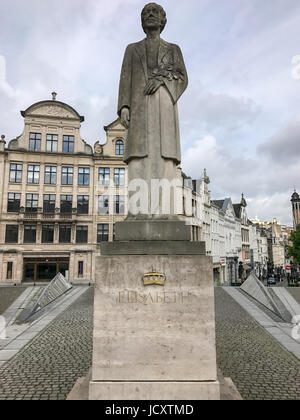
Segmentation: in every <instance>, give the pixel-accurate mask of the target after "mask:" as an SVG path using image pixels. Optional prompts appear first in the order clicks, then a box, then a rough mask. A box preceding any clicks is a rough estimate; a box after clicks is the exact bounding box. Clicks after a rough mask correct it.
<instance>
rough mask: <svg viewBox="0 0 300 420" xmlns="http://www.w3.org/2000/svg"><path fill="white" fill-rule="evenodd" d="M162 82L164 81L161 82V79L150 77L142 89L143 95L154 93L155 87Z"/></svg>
mask: <svg viewBox="0 0 300 420" xmlns="http://www.w3.org/2000/svg"><path fill="white" fill-rule="evenodd" d="M163 84H164V82H162V81H161V80H157V79H150V80H149V82H148V83H147V85H146V87H145V89H144V93H145V95H153V93H155V92H156V91H157V89H158V88H159V87H160V86H162V85H163Z"/></svg>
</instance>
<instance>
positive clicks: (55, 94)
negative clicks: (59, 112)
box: [52, 92, 57, 101]
mask: <svg viewBox="0 0 300 420" xmlns="http://www.w3.org/2000/svg"><path fill="white" fill-rule="evenodd" d="M56 96H57V93H56V92H52V101H56Z"/></svg>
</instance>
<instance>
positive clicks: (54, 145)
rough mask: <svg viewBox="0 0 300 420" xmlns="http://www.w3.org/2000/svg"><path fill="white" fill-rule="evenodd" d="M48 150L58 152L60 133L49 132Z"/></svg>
mask: <svg viewBox="0 0 300 420" xmlns="http://www.w3.org/2000/svg"><path fill="white" fill-rule="evenodd" d="M46 150H47V152H57V150H58V135H57V134H47V141H46Z"/></svg>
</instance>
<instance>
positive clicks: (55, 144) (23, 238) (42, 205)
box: [0, 94, 127, 284]
mask: <svg viewBox="0 0 300 420" xmlns="http://www.w3.org/2000/svg"><path fill="white" fill-rule="evenodd" d="M21 114H22V116H23V117H24V131H23V133H22V134H21V135H20V136H19V137H17V138H16V139H14V140H12V141H10V142H9V144H8V147H7V148H6V147H5V146H6V143H5V138H4V136H3V137H2V140H1V143H0V171H1V174H2V185H1V188H0V267H1V270H0V283H2V284H3V283H21V282H23V281H34V282H38V281H47V280H51V279H52V278H53V277H54V276H55V274H56V273H57V272H62V273H63V274H67V275H68V276H69V279H70V280H71V281H72V282H75V283H76V282H90V281H93V279H94V270H95V266H94V258H95V254H96V253H97V252H98V247H97V244H98V243H99V242H101V241H108V240H110V241H111V240H113V235H114V224H115V222H117V221H121V220H123V219H124V216H125V214H126V212H127V208H126V205H127V204H126V191H127V188H126V165H125V164H124V163H123V153H124V137H123V136H124V128H123V126H122V125H121V124H120V122H119V121H118V120H117V121H115V122H114V123H113V124H111V125H110V126H108V127H106V128H105V130H106V136H107V139H106V143H105V144H104V145H100V144H99V143H96V145H95V148H94V150H93V148H92V147H91V146H89V145H88V144H86V143H85V142H84V140H83V139H82V138H81V135H80V127H81V123H83V121H84V117H82V116H80V115H79V114H78V113H77V111H75V110H74V109H73V108H72V107H70V106H69V105H67V104H65V103H63V102H59V101H57V100H56V95H55V94H53V98H52V100H50V101H42V102H38V103H36V104H34V105H32V106H30V107H29V108H28V109H26V111H22V112H21Z"/></svg>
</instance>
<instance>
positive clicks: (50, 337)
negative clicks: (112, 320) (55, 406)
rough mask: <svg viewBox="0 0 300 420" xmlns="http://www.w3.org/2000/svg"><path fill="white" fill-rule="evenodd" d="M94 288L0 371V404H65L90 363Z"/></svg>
mask: <svg viewBox="0 0 300 420" xmlns="http://www.w3.org/2000/svg"><path fill="white" fill-rule="evenodd" d="M92 302H93V288H90V289H89V290H88V291H87V292H86V293H84V294H83V295H82V296H81V297H80V298H79V299H78V300H77V301H76V302H75V303H73V304H72V305H71V306H70V307H69V308H68V309H67V310H66V311H65V312H64V313H62V314H61V315H60V316H58V317H57V318H56V319H55V320H54V321H53V323H52V324H50V326H49V327H48V328H47V329H46V330H44V331H42V332H41V333H40V334H39V335H38V336H37V337H36V338H35V339H34V340H32V341H31V342H30V343H29V344H28V345H27V346H26V347H24V348H23V350H22V351H21V352H19V353H18V354H17V355H16V356H15V357H14V358H13V359H11V360H10V361H9V362H8V363H6V364H5V365H4V366H3V367H2V368H0V400H5V399H8V400H10V399H20V400H27V399H28V400H29V399H33V400H47V399H53V400H65V399H66V397H67V395H68V394H69V392H70V391H71V389H72V387H73V385H74V384H75V382H76V380H77V378H78V377H82V376H85V375H86V374H87V372H88V370H89V368H90V366H91V363H92V328H93V325H92V324H93V304H92Z"/></svg>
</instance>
